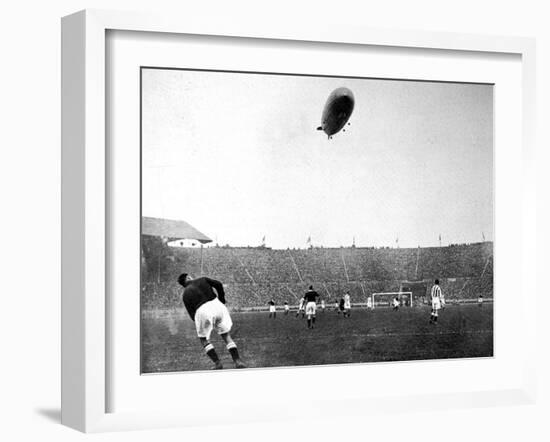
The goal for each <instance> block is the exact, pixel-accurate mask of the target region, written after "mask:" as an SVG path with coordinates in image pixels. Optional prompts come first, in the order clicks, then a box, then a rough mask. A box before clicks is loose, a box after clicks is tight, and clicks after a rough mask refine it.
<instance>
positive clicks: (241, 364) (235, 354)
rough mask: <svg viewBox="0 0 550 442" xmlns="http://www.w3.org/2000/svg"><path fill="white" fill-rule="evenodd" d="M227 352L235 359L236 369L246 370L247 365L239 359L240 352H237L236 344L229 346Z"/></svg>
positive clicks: (231, 343)
mask: <svg viewBox="0 0 550 442" xmlns="http://www.w3.org/2000/svg"><path fill="white" fill-rule="evenodd" d="M227 350H228V351H229V354H230V355H231V357H232V358H233V362H234V363H235V368H246V365H245V364H244V362H243V361H241V358H240V357H239V350H237V344H235V343H234V342H230V343H229V344H227Z"/></svg>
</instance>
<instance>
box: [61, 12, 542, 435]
mask: <svg viewBox="0 0 550 442" xmlns="http://www.w3.org/2000/svg"><path fill="white" fill-rule="evenodd" d="M109 30H115V31H117V30H118V31H143V32H156V33H164V34H168V33H171V34H182V35H212V36H219V37H242V38H255V39H258V38H259V39H273V40H284V41H302V42H303V41H307V42H318V43H339V44H342V45H348V44H349V45H375V46H379V47H380V48H391V47H399V48H404V49H418V48H425V49H437V50H442V51H469V52H475V53H477V54H479V56H481V57H482V56H483V54H484V53H498V54H514V55H517V56H519V57H521V72H522V90H521V94H522V117H521V118H522V121H521V123H520V124H521V127H522V140H521V160H522V166H521V178H522V182H521V204H522V207H521V221H522V223H521V231H518V232H516V233H517V234H518V235H520V236H521V257H520V259H521V266H520V267H521V268H522V269H524V271H525V270H526V269H529V268H536V265H535V264H536V263H535V259H536V253H535V247H536V237H535V231H536V229H535V214H534V212H535V201H536V176H535V174H534V173H533V170H534V161H533V158H534V136H535V135H534V121H535V118H534V109H535V42H534V40H533V39H529V38H519V37H504V36H501V37H494V36H481V35H464V34H451V33H429V32H416V31H388V30H379V29H364V28H353V27H352V28H350V27H346V26H337V25H331V26H327V24H323V23H319V24H308V25H307V26H303V25H298V24H293V23H270V22H269V21H258V20H255V21H247V20H246V19H245V18H243V19H242V20H240V21H232V22H216V21H212V20H211V18H210V17H204V16H193V17H171V16H155V15H151V14H142V13H127V12H113V11H100V10H86V11H81V12H78V13H76V14H73V15H70V16H67V17H65V18H63V20H62V125H63V127H62V423H63V424H65V425H67V426H69V427H72V428H75V429H78V430H80V431H84V432H100V431H114V430H125V429H140V428H160V427H169V426H186V425H201V424H207V422H208V420H207V419H206V418H205V417H204V416H201V414H200V411H197V413H196V414H193V415H189V414H186V415H183V414H182V413H181V411H180V410H177V409H173V410H171V411H166V410H164V411H157V412H145V411H144V412H107V396H108V392H109V389H110V388H112V385H109V379H108V376H106V372H107V367H108V365H109V345H108V342H107V339H106V336H107V330H106V328H107V327H108V324H109V317H110V314H111V313H110V311H109V304H108V302H107V288H108V286H109V282H108V278H107V276H108V275H107V271H106V265H107V249H108V248H107V246H106V245H107V244H108V242H109V241H110V240H111V238H110V237H109V229H108V228H107V226H108V223H109V216H110V215H109V209H108V208H109V204H110V198H109V187H108V183H107V180H108V176H107V174H106V170H107V161H108V156H107V155H106V139H107V134H106V112H107V109H106V93H107V84H106V75H105V72H106V62H107V60H106V33H107V32H108V31H109ZM518 123H519V122H518ZM497 191H498V190H497ZM518 267H519V266H518ZM525 274H526V273H523V275H525ZM521 290H522V292H524V293H527V292H531V293H536V290H535V283H534V281H533V280H531V279H528V278H525V277H524V278H522V280H521ZM519 307H520V308H519V310H520V311H521V310H522V307H523V308H524V309H525V310H526V306H524V305H520V306H519ZM526 311H527V310H526ZM535 328H536V324H535V323H534V322H533V321H531V322H527V321H526V320H523V327H522V330H521V333H522V335H523V336H524V342H525V353H524V355H525V358H524V360H523V361H522V362H523V366H524V372H523V376H522V379H521V385H519V386H518V385H514V386H513V387H510V388H503V389H493V390H487V391H482V390H474V391H471V392H468V393H464V392H455V393H452V394H451V393H442V394H436V395H433V394H428V395H420V394H418V395H412V396H407V397H404V396H398V397H396V396H387V397H382V398H380V397H379V398H377V400H376V401H374V400H373V399H369V398H365V399H364V400H357V399H356V398H355V399H349V398H344V397H343V398H342V400H341V402H340V407H339V408H340V409H341V412H342V413H343V412H348V413H350V412H351V411H350V410H353V412H352V413H353V414H365V413H369V412H372V411H374V410H376V411H378V412H380V411H381V410H382V411H384V410H386V411H390V410H391V411H395V410H396V409H409V408H411V407H414V408H415V409H416V410H419V409H432V408H435V407H437V408H439V409H442V408H453V407H457V408H460V407H470V406H490V405H498V404H503V403H507V404H510V403H514V404H523V403H533V401H534V400H535V396H536V394H535V393H536V379H535V371H536V370H535V368H536V367H535V356H534V354H535V353H534V345H535V341H536V339H535ZM235 375H236V374H235ZM240 405H241V408H242V410H246V409H248V410H249V411H250V413H248V414H246V413H241V414H242V415H243V417H242V419H241V420H240V421H246V420H247V419H248V420H251V421H254V420H264V419H267V418H269V419H273V418H275V419H277V418H280V419H284V418H285V417H289V416H290V417H291V416H292V414H289V413H287V412H285V411H281V410H278V409H277V407H268V406H266V407H263V409H262V410H258V407H257V404H240ZM232 421H235V418H234V417H232Z"/></svg>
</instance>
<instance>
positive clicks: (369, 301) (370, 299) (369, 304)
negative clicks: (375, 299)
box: [367, 296, 372, 309]
mask: <svg viewBox="0 0 550 442" xmlns="http://www.w3.org/2000/svg"><path fill="white" fill-rule="evenodd" d="M367 308H368V309H372V298H371V297H370V296H369V297H368V298H367Z"/></svg>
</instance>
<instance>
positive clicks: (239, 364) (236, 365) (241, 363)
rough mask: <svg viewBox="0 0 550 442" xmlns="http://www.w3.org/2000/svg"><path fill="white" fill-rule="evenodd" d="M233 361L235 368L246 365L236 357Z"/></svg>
mask: <svg viewBox="0 0 550 442" xmlns="http://www.w3.org/2000/svg"><path fill="white" fill-rule="evenodd" d="M234 362H235V368H246V365H245V363H244V362H243V361H241V360H240V359H237V360H236V361H234Z"/></svg>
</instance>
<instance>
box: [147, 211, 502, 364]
mask: <svg viewBox="0 0 550 442" xmlns="http://www.w3.org/2000/svg"><path fill="white" fill-rule="evenodd" d="M182 238H185V240H183V239H182ZM211 244H212V240H211V239H210V238H208V237H207V236H206V235H204V234H202V233H201V232H200V231H198V230H197V229H195V228H194V227H192V226H190V225H189V224H187V223H185V222H183V221H169V220H162V219H154V218H143V222H142V244H141V253H142V263H141V275H142V293H141V306H142V312H141V315H142V318H141V321H142V327H141V329H142V341H141V342H142V367H141V371H142V373H155V372H174V371H187V370H207V369H210V368H211V363H210V361H208V359H207V358H206V357H205V356H204V354H203V352H202V351H201V344H200V343H199V341H198V339H197V337H196V332H195V326H194V323H193V321H192V320H191V319H190V318H189V316H188V315H187V312H186V311H185V308H184V305H183V303H182V292H183V290H182V287H181V286H180V285H178V283H177V277H178V275H179V274H180V273H181V272H182V271H185V272H186V273H189V274H190V275H192V276H193V277H194V278H196V277H199V276H202V275H206V276H208V277H209V278H212V279H216V280H218V281H220V282H222V284H223V285H224V289H225V296H226V299H227V307H228V309H229V311H230V312H231V317H232V318H233V329H232V332H231V334H232V336H233V339H234V340H235V342H236V343H237V345H238V347H239V350H240V352H241V355H242V357H243V359H244V360H245V361H246V364H247V366H248V367H250V368H254V367H283V366H299V365H319V364H334V363H362V362H381V361H406V360H422V359H445V358H464V357H469V358H471V357H491V356H492V355H493V243H492V242H488V241H486V242H479V243H471V244H452V245H446V246H440V247H417V248H398V247H394V248H389V247H356V246H354V245H352V246H348V247H339V248H325V247H313V246H310V247H307V248H302V249H298V248H287V249H272V248H270V247H267V246H265V245H260V246H257V247H231V246H219V245H211ZM435 279H438V280H439V281H440V286H441V290H442V293H443V295H444V297H445V301H446V304H445V307H444V309H442V310H441V313H440V315H439V322H438V323H437V324H436V325H434V324H432V323H431V322H430V321H429V319H430V311H431V300H430V289H431V288H432V285H433V283H434V280H435ZM309 286H313V287H314V289H315V290H316V291H317V292H318V293H319V295H320V302H321V301H323V302H324V305H325V308H324V309H322V308H319V307H318V309H317V315H316V316H317V322H316V327H315V328H314V329H311V330H310V329H308V328H307V327H306V321H305V319H303V317H302V315H300V314H297V310H298V305H299V303H300V299H301V298H302V296H303V294H304V292H305V291H306V290H307V289H308V287H309ZM346 292H347V293H349V295H350V298H351V313H350V315H349V317H344V316H343V315H342V314H340V311H339V308H338V307H337V305H338V303H339V300H340V299H341V298H342V296H343V295H344V293H346ZM373 295H374V296H373ZM369 298H371V301H372V302H370V303H369ZM396 298H397V299H398V302H399V308H397V309H395V308H392V301H393V300H394V299H396ZM271 300H273V301H274V303H275V306H276V312H277V314H276V315H275V317H274V318H271V317H268V303H269V302H270V301H271ZM320 302H319V303H318V304H320ZM285 303H287V304H288V305H289V307H290V308H289V313H287V314H285V312H284V308H283V306H284V304H285ZM218 340H220V338H219V337H218V336H217V335H216V334H215V333H213V334H212V342H213V344H214V345H216V344H218V342H217V341H218ZM220 341H221V340H220ZM220 353H225V354H220V357H221V358H222V361H223V362H226V364H225V365H227V367H230V366H231V363H230V357H229V355H228V354H227V353H226V352H220Z"/></svg>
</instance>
